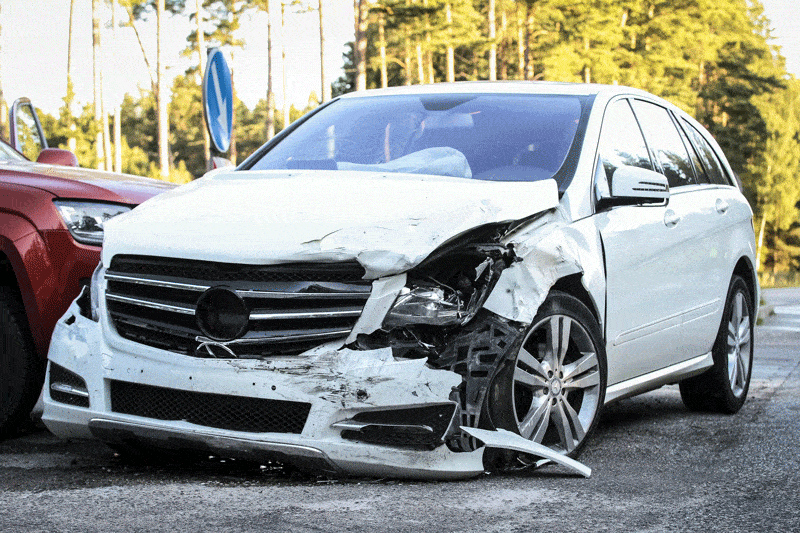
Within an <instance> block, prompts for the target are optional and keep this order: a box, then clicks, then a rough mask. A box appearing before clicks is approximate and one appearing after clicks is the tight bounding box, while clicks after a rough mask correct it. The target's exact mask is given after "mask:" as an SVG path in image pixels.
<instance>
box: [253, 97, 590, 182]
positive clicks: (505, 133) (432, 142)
mask: <svg viewBox="0 0 800 533" xmlns="http://www.w3.org/2000/svg"><path fill="white" fill-rule="evenodd" d="M590 103H591V100H590V98H588V97H579V96H563V95H516V94H514V95H507V94H503V95H500V94H479V95H476V94H441V95H438V94H437V95H401V96H379V97H367V98H344V99H341V100H338V101H335V102H333V103H332V104H330V105H329V106H327V107H325V108H323V109H321V110H320V111H319V112H317V113H315V114H314V115H312V116H311V117H309V118H308V120H306V121H305V122H303V123H302V124H300V125H299V126H298V127H297V129H296V130H294V131H292V132H290V133H289V134H288V136H286V137H285V138H284V139H283V140H281V141H280V142H278V143H277V144H276V145H274V146H273V147H271V148H270V149H269V150H268V151H267V152H266V153H264V154H263V155H262V156H261V157H260V158H259V159H257V160H256V161H255V162H254V163H251V164H250V166H249V168H250V169H253V170H264V169H329V170H350V171H353V170H355V171H379V172H408V173H416V174H433V175H442V176H452V177H458V178H468V179H477V180H489V181H536V180H542V179H548V178H552V177H555V178H556V179H557V180H558V181H559V184H560V185H561V186H562V188H563V187H566V185H567V184H568V181H569V180H570V179H571V174H572V172H574V163H575V162H576V160H577V153H578V151H579V150H580V143H581V142H582V139H583V129H584V127H585V121H586V117H588V111H589V107H590Z"/></svg>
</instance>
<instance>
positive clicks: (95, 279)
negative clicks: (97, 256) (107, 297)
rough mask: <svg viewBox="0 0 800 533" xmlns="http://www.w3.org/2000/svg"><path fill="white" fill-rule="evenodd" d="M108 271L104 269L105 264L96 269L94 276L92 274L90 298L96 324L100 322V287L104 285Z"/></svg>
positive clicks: (100, 264) (92, 317) (101, 263)
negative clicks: (104, 276)
mask: <svg viewBox="0 0 800 533" xmlns="http://www.w3.org/2000/svg"><path fill="white" fill-rule="evenodd" d="M105 271H106V269H105V268H103V262H102V261H100V263H99V264H98V265H97V268H95V269H94V274H92V283H91V284H90V285H89V291H90V292H89V296H90V297H91V300H90V301H91V312H92V316H91V317H90V318H91V319H92V320H94V321H95V322H98V321H99V320H100V286H101V285H102V283H103V274H104V273H105Z"/></svg>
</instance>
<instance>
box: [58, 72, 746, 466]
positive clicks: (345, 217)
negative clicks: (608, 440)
mask: <svg viewBox="0 0 800 533" xmlns="http://www.w3.org/2000/svg"><path fill="white" fill-rule="evenodd" d="M754 263H755V260H754V236H753V227H752V212H751V210H750V207H749V205H748V203H747V201H746V200H745V198H744V197H743V196H742V194H741V192H740V188H739V186H738V185H737V182H736V180H735V177H734V174H733V172H732V170H731V168H730V166H729V164H728V162H727V161H726V159H725V157H724V155H723V154H722V152H721V150H720V148H719V146H718V145H717V144H716V142H715V141H714V140H713V138H712V137H711V136H710V135H709V134H708V133H707V132H706V131H705V130H704V129H703V127H702V126H701V125H700V124H698V123H697V122H696V121H695V120H693V119H692V118H690V117H689V116H688V115H686V114H685V113H683V112H682V111H680V110H679V109H677V108H676V107H675V106H673V105H670V104H668V103H667V102H664V101H663V100H660V99H658V98H656V97H654V96H652V95H650V94H647V93H644V92H641V91H638V90H634V89H629V88H625V87H608V86H598V85H571V84H548V83H463V84H450V85H434V86H421V87H404V88H395V89H388V90H381V91H368V92H366V93H360V94H349V95H346V96H343V97H340V98H337V99H335V100H333V101H332V102H330V103H329V104H327V105H324V106H322V107H320V108H319V109H317V110H316V111H315V112H313V113H310V114H309V115H307V116H306V117H304V118H303V119H301V120H300V121H298V122H297V123H295V124H293V125H292V126H291V127H290V128H288V130H287V131H285V132H282V134H281V135H279V136H278V137H277V138H276V139H273V140H272V141H271V142H269V143H267V144H266V145H265V146H264V147H262V148H261V149H260V150H259V151H257V152H256V153H255V154H253V155H252V156H251V157H250V158H249V159H247V160H246V161H245V162H244V163H243V164H242V165H240V166H239V167H238V168H237V169H236V170H235V171H230V172H228V173H218V174H215V175H213V176H208V177H206V178H203V179H200V180H197V181H195V182H193V183H191V184H189V185H187V186H184V187H181V188H179V189H176V190H174V191H172V192H168V193H166V194H163V195H161V196H159V197H157V198H154V199H152V200H149V201H147V202H145V203H144V204H142V205H141V206H139V207H137V208H136V209H135V210H133V211H132V212H130V213H128V214H125V215H122V216H119V217H117V218H115V219H114V220H111V221H109V222H108V223H107V225H106V227H105V243H104V246H103V257H102V264H101V265H100V267H98V270H97V271H96V272H95V275H94V277H93V279H92V284H91V290H90V291H89V292H87V293H85V294H83V295H82V296H81V297H80V298H78V300H76V302H75V303H74V304H73V306H72V307H71V308H70V310H69V312H68V313H67V314H66V315H65V316H64V317H63V319H62V320H61V321H60V322H59V324H58V325H57V327H56V330H55V333H54V336H53V341H52V344H51V349H50V354H49V366H48V374H47V382H46V386H45V392H44V403H45V411H44V421H45V423H46V424H47V426H48V427H49V428H50V429H51V430H52V431H53V432H54V433H56V434H57V435H60V436H62V437H69V438H96V439H100V440H102V441H104V442H106V443H109V444H110V445H112V446H115V447H116V448H118V449H123V450H128V451H130V450H139V449H156V450H165V451H166V450H172V451H181V452H182V451H188V450H191V451H201V452H206V453H212V454H216V455H221V456H232V457H247V458H254V459H258V460H268V459H271V460H276V461H282V462H287V463H292V464H295V465H299V466H301V467H303V468H306V469H310V470H312V471H315V472H326V473H330V474H332V475H342V474H349V475H376V476H377V475H381V476H383V475H388V476H395V477H421V478H424V477H428V478H460V477H468V476H473V475H476V474H478V473H480V472H483V471H484V468H485V465H484V462H485V461H484V459H486V458H485V457H484V451H485V450H486V446H491V447H496V448H506V449H507V450H515V451H514V452H510V451H506V452H504V453H499V454H492V455H494V456H495V457H494V460H496V462H495V464H494V465H493V468H494V467H497V463H501V464H500V466H499V467H500V468H502V466H504V465H505V466H508V465H510V464H516V463H517V462H518V461H522V462H527V463H529V464H536V462H535V461H536V459H538V457H547V456H548V455H551V456H555V457H556V459H558V458H564V461H563V462H567V463H569V464H571V466H573V467H575V468H576V469H578V467H579V466H580V465H576V464H574V461H572V462H571V463H570V461H571V460H570V459H569V458H574V457H575V456H577V454H578V453H579V452H580V450H581V448H582V447H583V446H584V444H585V443H586V441H587V439H588V438H589V436H590V435H591V433H592V430H593V428H594V427H595V426H596V424H597V421H598V417H599V415H600V412H601V409H602V407H603V406H604V405H605V404H607V403H609V402H612V401H615V400H618V399H620V398H624V397H627V396H631V395H634V394H638V393H641V392H645V391H648V390H652V389H654V388H657V387H660V386H662V385H665V384H669V383H680V391H681V395H682V397H683V399H684V401H685V403H686V405H687V406H688V407H689V408H691V409H711V410H717V411H722V412H728V413H732V412H735V411H737V410H738V409H739V408H740V407H741V405H742V403H743V402H744V400H745V397H746V395H747V390H748V384H749V380H750V370H751V365H752V357H753V342H752V338H753V323H754V317H755V302H757V301H758V293H759V288H758V283H757V281H756V276H755V272H754V268H753V267H754ZM484 444H486V446H484ZM526 444H530V446H526ZM531 453H533V454H534V457H533V458H531V455H529V454H531ZM487 455H488V454H487ZM536 456H538V457H536ZM579 471H581V470H580V469H579ZM582 473H584V474H585V473H587V472H586V471H582Z"/></svg>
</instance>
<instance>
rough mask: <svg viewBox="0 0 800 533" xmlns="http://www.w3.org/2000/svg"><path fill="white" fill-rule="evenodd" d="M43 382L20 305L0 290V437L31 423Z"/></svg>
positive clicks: (42, 369)
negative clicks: (32, 410) (32, 411)
mask: <svg viewBox="0 0 800 533" xmlns="http://www.w3.org/2000/svg"><path fill="white" fill-rule="evenodd" d="M43 381H44V362H43V361H41V360H40V359H39V357H38V355H37V353H36V350H35V348H34V346H33V340H32V339H31V336H30V332H29V331H28V322H27V320H26V318H25V312H24V310H23V308H22V304H21V303H20V302H19V300H18V299H17V298H16V297H15V295H14V294H12V293H11V291H9V290H8V289H6V288H3V287H0V438H5V437H7V436H9V435H11V434H12V433H14V432H15V431H16V430H17V429H19V428H20V427H22V426H24V425H25V424H28V423H30V418H29V415H30V412H31V409H33V406H34V405H35V404H36V400H37V398H38V397H39V392H40V391H41V389H42V383H43Z"/></svg>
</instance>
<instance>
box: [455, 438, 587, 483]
mask: <svg viewBox="0 0 800 533" xmlns="http://www.w3.org/2000/svg"><path fill="white" fill-rule="evenodd" d="M461 430H462V431H463V432H465V433H467V434H469V435H471V436H473V437H475V438H476V439H478V440H480V441H481V442H483V443H484V444H485V445H486V447H487V448H502V449H505V450H514V451H517V452H524V453H530V454H532V455H536V456H538V457H544V458H545V459H549V460H551V461H553V462H554V463H557V464H560V465H561V466H563V467H566V468H568V469H570V470H573V471H575V472H577V473H579V474H580V475H582V476H583V477H589V476H591V475H592V469H591V468H589V467H588V466H586V465H584V464H582V463H579V462H578V461H576V460H575V459H571V458H569V457H567V456H566V455H563V454H560V453H558V452H557V451H555V450H551V449H550V448H548V447H547V446H543V445H541V444H539V443H536V442H533V441H531V440H528V439H526V438H525V437H522V436H520V435H517V434H516V433H511V432H510V431H506V430H504V429H498V430H496V431H489V430H486V429H477V428H471V427H467V426H461Z"/></svg>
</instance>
